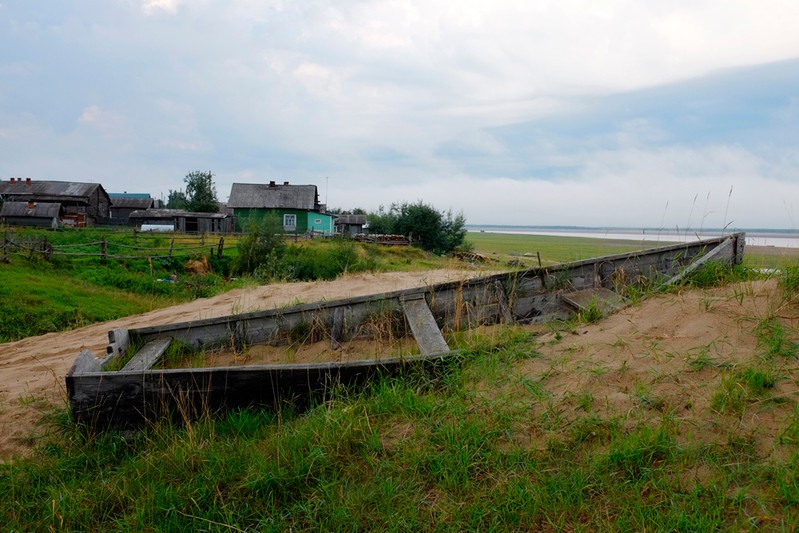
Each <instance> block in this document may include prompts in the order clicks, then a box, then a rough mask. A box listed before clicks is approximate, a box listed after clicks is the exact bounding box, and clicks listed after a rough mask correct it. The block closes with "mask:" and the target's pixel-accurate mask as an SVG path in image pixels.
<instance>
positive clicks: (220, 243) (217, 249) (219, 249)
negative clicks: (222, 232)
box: [216, 237, 225, 259]
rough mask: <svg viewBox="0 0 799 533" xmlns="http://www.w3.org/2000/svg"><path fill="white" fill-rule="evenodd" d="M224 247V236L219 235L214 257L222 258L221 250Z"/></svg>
mask: <svg viewBox="0 0 799 533" xmlns="http://www.w3.org/2000/svg"><path fill="white" fill-rule="evenodd" d="M224 249H225V238H224V237H219V246H217V248H216V257H217V258H218V259H222V250H224Z"/></svg>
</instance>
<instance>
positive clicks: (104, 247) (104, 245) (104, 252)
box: [100, 237, 108, 260]
mask: <svg viewBox="0 0 799 533" xmlns="http://www.w3.org/2000/svg"><path fill="white" fill-rule="evenodd" d="M107 258H108V242H107V241H106V240H105V237H103V238H102V239H100V259H103V260H104V259H107Z"/></svg>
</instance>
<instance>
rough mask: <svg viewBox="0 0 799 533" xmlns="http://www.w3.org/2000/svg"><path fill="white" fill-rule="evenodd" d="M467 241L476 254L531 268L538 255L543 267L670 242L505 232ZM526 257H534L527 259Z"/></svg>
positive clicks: (470, 237) (470, 236) (476, 235)
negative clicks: (515, 262)
mask: <svg viewBox="0 0 799 533" xmlns="http://www.w3.org/2000/svg"><path fill="white" fill-rule="evenodd" d="M466 240H467V242H468V243H469V244H470V245H472V246H473V247H474V251H475V252H478V253H481V254H484V255H487V256H488V257H491V258H496V259H498V260H500V261H503V262H504V261H508V260H516V261H521V262H523V263H524V264H526V265H528V266H535V265H537V264H538V258H537V256H536V254H537V253H538V254H540V255H541V263H542V264H543V265H551V264H554V263H567V262H570V261H577V260H580V259H588V258H591V257H601V256H603V255H611V254H617V253H624V252H632V251H635V250H642V249H645V248H654V247H656V246H659V245H660V246H662V245H663V244H666V243H660V244H657V243H652V242H643V241H642V242H636V241H624V240H614V239H592V238H584V237H559V236H551V235H513V234H503V233H469V234H468V235H467V236H466ZM524 254H531V255H528V256H527V257H525V256H524Z"/></svg>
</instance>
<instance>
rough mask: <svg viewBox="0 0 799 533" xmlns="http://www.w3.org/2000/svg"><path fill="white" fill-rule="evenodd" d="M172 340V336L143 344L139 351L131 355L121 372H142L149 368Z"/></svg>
mask: <svg viewBox="0 0 799 533" xmlns="http://www.w3.org/2000/svg"><path fill="white" fill-rule="evenodd" d="M171 342H172V338H165V339H156V340H154V341H150V342H148V343H147V344H145V345H144V348H142V349H141V350H139V353H137V354H136V355H134V356H133V358H131V360H130V361H128V364H126V365H125V367H124V368H123V369H122V372H142V371H144V370H149V369H150V367H152V366H153V365H154V364H155V363H157V362H158V360H159V359H160V358H161V356H162V355H164V352H165V351H166V349H167V348H168V347H169V345H170V343H171Z"/></svg>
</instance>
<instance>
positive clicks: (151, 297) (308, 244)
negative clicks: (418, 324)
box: [0, 228, 451, 342]
mask: <svg viewBox="0 0 799 533" xmlns="http://www.w3.org/2000/svg"><path fill="white" fill-rule="evenodd" d="M2 233H3V234H4V236H5V239H7V240H9V241H11V242H14V243H17V244H18V246H17V247H13V248H11V253H9V254H8V259H9V261H8V262H0V276H2V279H3V282H2V284H0V316H2V317H4V320H2V321H0V342H7V341H12V340H18V339H21V338H24V337H29V336H33V335H41V334H44V333H49V332H53V331H62V330H66V329H72V328H75V327H80V326H83V325H87V324H91V323H94V322H99V321H105V320H111V319H115V318H119V317H122V316H128V315H132V314H137V313H141V312H144V311H149V310H151V309H155V308H159V307H166V306H169V305H173V304H175V303H179V302H185V301H190V300H193V299H196V298H200V297H208V296H212V295H214V294H218V293H220V292H223V291H226V290H230V289H232V288H236V287H240V286H242V285H243V284H245V283H270V282H273V281H275V280H274V279H271V278H266V277H264V276H263V275H260V274H259V273H255V274H253V275H241V274H238V273H237V272H235V271H234V268H233V265H234V264H235V260H236V257H237V254H238V250H237V248H236V243H237V240H238V239H239V238H240V237H238V236H231V235H227V236H225V241H224V246H223V247H222V248H223V253H222V255H221V257H219V256H218V253H217V252H218V250H219V239H220V237H219V236H202V235H184V234H147V233H139V234H135V233H134V232H133V231H132V230H125V229H122V230H120V229H106V228H90V229H81V230H61V231H44V230H31V229H22V230H20V229H15V230H13V231H11V230H8V229H6V230H5V231H3V232H2ZM45 242H46V243H47V244H49V245H50V246H51V247H52V251H53V253H52V255H50V257H49V258H47V257H45V256H44V255H43V254H41V253H39V252H38V251H33V250H31V248H33V249H34V250H40V249H41V248H42V247H43V246H44V243H45ZM101 243H104V246H105V248H104V250H105V253H106V255H107V258H102V257H101V255H100V254H101V253H102V250H103V244H101ZM287 244H288V247H287V250H288V252H287V253H286V256H285V258H284V259H283V261H282V263H281V268H279V269H276V270H277V273H276V274H274V275H275V276H277V277H278V278H279V279H278V280H312V279H334V278H335V277H336V276H338V275H339V274H341V273H342V272H359V271H379V272H382V271H394V270H425V269H430V268H436V267H438V268H443V267H447V266H450V265H451V261H450V260H449V259H446V258H441V257H436V256H432V255H430V254H427V253H425V252H424V251H422V250H419V249H417V248H410V247H404V248H382V247H379V246H378V245H373V244H356V243H351V242H346V241H340V240H335V241H321V240H313V241H306V240H303V239H298V240H297V241H296V242H295V240H294V239H291V238H288V239H287ZM203 259H204V260H205V261H206V263H207V266H208V267H209V270H208V271H203V272H201V273H194V272H191V271H190V269H189V268H188V266H189V265H190V264H191V263H192V262H196V261H202V260H203Z"/></svg>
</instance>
